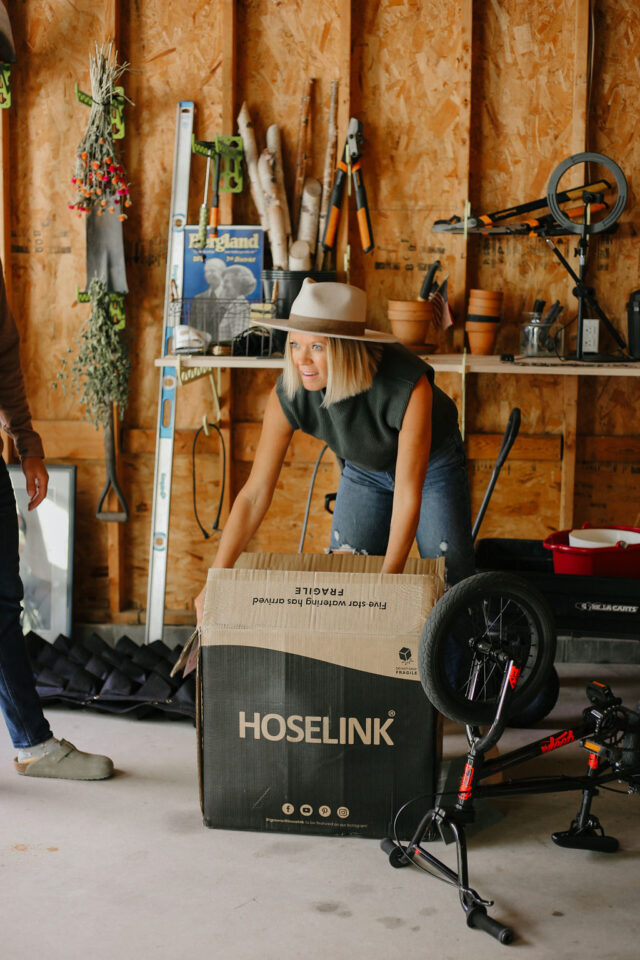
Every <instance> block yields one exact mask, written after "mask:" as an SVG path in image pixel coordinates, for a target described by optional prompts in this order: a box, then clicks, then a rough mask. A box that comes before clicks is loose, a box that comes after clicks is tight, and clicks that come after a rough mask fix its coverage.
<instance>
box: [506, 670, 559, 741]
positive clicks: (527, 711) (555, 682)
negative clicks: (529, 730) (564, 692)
mask: <svg viewBox="0 0 640 960" xmlns="http://www.w3.org/2000/svg"><path fill="white" fill-rule="evenodd" d="M559 696H560V677H559V676H558V671H557V670H556V668H555V667H551V670H550V671H549V673H548V675H547V678H546V680H545V681H544V683H543V684H542V687H541V689H540V690H539V691H538V692H537V693H536V695H535V696H534V697H533V698H532V700H531V702H530V703H528V704H527V705H526V706H525V707H523V709H522V710H520V712H519V713H518V714H516V715H515V716H512V717H510V719H509V723H508V725H509V726H510V727H532V726H533V725H534V724H536V723H539V721H540V720H544V718H545V717H546V716H548V714H550V713H551V711H552V710H553V708H554V707H555V705H556V703H557V702H558V697H559Z"/></svg>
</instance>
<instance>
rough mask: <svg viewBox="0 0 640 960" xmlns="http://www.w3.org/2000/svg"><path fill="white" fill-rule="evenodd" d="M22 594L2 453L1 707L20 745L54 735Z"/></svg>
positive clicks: (12, 505) (11, 500)
mask: <svg viewBox="0 0 640 960" xmlns="http://www.w3.org/2000/svg"><path fill="white" fill-rule="evenodd" d="M22 594H23V590H22V581H21V580H20V559H19V554H18V514H17V512H16V500H15V497H14V495H13V487H12V486H11V481H10V479H9V473H8V471H7V468H6V466H5V462H4V460H3V459H2V457H0V708H2V713H3V714H4V719H5V722H6V724H7V727H8V729H9V735H10V736H11V742H12V743H13V745H14V747H16V748H21V747H32V746H34V744H36V743H42V742H43V741H44V740H48V739H49V737H50V736H51V729H50V727H49V724H48V723H47V721H46V720H45V717H44V714H43V712H42V706H41V704H40V699H39V697H38V694H37V692H36V686H35V682H34V679H33V671H32V669H31V664H30V663H29V658H28V656H27V649H26V646H25V642H24V637H23V635H22V628H21V626H20V601H21V600H22Z"/></svg>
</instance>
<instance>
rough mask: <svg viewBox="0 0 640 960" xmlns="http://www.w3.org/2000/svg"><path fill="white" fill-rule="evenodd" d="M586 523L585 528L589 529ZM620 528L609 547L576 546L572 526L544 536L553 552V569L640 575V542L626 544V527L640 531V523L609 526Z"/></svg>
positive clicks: (584, 573) (600, 574)
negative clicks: (571, 534) (571, 544)
mask: <svg viewBox="0 0 640 960" xmlns="http://www.w3.org/2000/svg"><path fill="white" fill-rule="evenodd" d="M587 527H588V525H585V527H584V528H583V529H586V528H587ZM607 529H609V530H619V531H620V540H619V542H618V543H616V544H615V545H614V546H610V547H573V546H570V544H569V534H570V533H571V531H570V530H560V531H558V533H552V534H550V536H548V537H547V538H546V540H544V546H545V547H546V548H547V550H551V551H552V552H553V570H554V573H572V574H577V575H578V576H583V577H585V576H586V577H640V543H633V544H628V545H626V546H625V545H624V543H625V537H624V534H625V531H626V532H633V533H636V534H640V528H638V527H616V526H608V527H607Z"/></svg>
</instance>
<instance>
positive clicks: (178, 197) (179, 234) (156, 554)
mask: <svg viewBox="0 0 640 960" xmlns="http://www.w3.org/2000/svg"><path fill="white" fill-rule="evenodd" d="M194 112H195V108H194V104H193V102H192V101H189V100H183V101H180V103H179V104H178V113H177V120H176V140H175V151H174V161H173V184H172V188H171V209H170V220H169V243H168V254H167V274H166V282H165V300H164V317H163V328H162V355H163V356H166V355H167V354H168V353H169V345H170V340H171V338H172V336H173V323H174V315H173V311H172V309H171V304H172V301H173V300H175V299H176V297H177V298H179V299H181V298H182V291H183V280H184V243H185V232H184V228H185V226H186V223H187V209H188V203H189V176H190V172H191V140H192V132H193V120H194ZM172 291H173V295H172ZM177 385H178V378H177V375H176V370H175V367H173V366H165V367H162V373H161V378H160V388H159V400H158V421H157V428H156V460H155V470H154V478H153V512H152V514H151V543H150V548H149V581H148V587H147V620H146V625H145V643H151V642H152V641H153V640H161V639H162V634H163V630H164V598H165V589H166V581H167V552H168V546H169V509H170V506H171V473H172V468H173V444H174V432H175V405H176V390H177Z"/></svg>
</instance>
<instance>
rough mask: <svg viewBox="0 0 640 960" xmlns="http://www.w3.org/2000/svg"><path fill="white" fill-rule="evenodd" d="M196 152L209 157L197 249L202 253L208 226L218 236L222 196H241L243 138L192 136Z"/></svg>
mask: <svg viewBox="0 0 640 960" xmlns="http://www.w3.org/2000/svg"><path fill="white" fill-rule="evenodd" d="M191 149H192V152H193V153H196V154H198V155H199V156H202V157H206V158H207V168H206V172H205V181H204V197H203V200H202V203H201V205H200V215H199V217H198V233H197V236H196V241H195V243H194V246H195V247H196V248H197V249H199V250H202V249H204V247H206V245H207V227H208V226H209V227H211V230H212V233H211V235H212V236H213V237H217V236H218V225H219V220H220V194H221V193H241V192H242V187H243V182H242V155H243V151H242V137H238V136H235V137H221V136H216V137H215V139H214V140H196V138H195V137H194V136H193V134H192V136H191ZM212 161H213V183H212V198H211V207H209V178H210V173H211V162H212Z"/></svg>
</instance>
